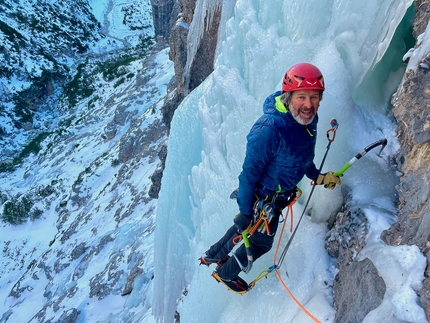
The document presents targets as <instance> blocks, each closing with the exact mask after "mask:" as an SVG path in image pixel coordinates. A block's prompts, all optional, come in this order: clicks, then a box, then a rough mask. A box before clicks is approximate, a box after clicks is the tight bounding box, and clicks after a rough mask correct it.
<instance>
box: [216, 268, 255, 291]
mask: <svg viewBox="0 0 430 323" xmlns="http://www.w3.org/2000/svg"><path fill="white" fill-rule="evenodd" d="M212 277H213V278H215V280H216V281H217V282H219V283H222V284H224V285H225V286H227V288H228V289H229V290H231V291H233V292H235V293H236V294H245V293H246V292H247V291H248V290H249V286H248V283H247V282H246V281H244V280H243V279H242V278H240V277H239V276H237V278H236V279H233V280H229V279H224V278H221V277H220V276H219V275H218V273H217V272H216V271H214V272H213V273H212Z"/></svg>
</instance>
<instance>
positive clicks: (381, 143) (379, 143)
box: [333, 139, 388, 177]
mask: <svg viewBox="0 0 430 323" xmlns="http://www.w3.org/2000/svg"><path fill="white" fill-rule="evenodd" d="M387 143H388V141H387V139H381V140H378V141H375V142H374V143H373V144H370V145H369V146H367V147H366V148H364V149H363V150H362V151H360V152H359V153H358V154H357V155H355V156H354V157H353V158H352V159H351V160H350V161H349V162H347V163H346V164H345V165H343V166H342V168H341V169H339V170H338V171H337V172H335V173H333V175H334V176H337V177H339V176H342V175H343V173H344V172H345V171H346V170H347V169H348V168H350V167H351V165H352V164H354V163H355V162H356V161H357V160H359V159H360V158H361V157H363V156H364V155H366V154H367V153H368V152H369V151H371V150H372V149H373V148H375V147H378V146H382V147H381V150H380V151H379V153H378V156H379V157H381V152H382V150H383V149H384V148H385V146H386V145H387Z"/></svg>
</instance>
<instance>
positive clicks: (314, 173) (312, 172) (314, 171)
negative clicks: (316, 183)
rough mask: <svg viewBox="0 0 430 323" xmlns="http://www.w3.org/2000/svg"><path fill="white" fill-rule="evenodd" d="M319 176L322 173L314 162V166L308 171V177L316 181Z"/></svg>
mask: <svg viewBox="0 0 430 323" xmlns="http://www.w3.org/2000/svg"><path fill="white" fill-rule="evenodd" d="M319 174H320V171H319V170H318V168H316V166H315V164H314V163H313V162H312V164H311V165H310V166H309V167H308V169H307V171H306V177H307V178H309V179H311V180H316V179H317V177H318V175H319Z"/></svg>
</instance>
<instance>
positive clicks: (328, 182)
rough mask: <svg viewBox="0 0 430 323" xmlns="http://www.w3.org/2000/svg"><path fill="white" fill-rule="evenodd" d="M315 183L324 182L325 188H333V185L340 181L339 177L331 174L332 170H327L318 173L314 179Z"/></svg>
mask: <svg viewBox="0 0 430 323" xmlns="http://www.w3.org/2000/svg"><path fill="white" fill-rule="evenodd" d="M315 184H316V185H322V184H324V187H325V188H328V189H330V190H332V189H334V187H335V186H336V184H337V185H340V184H342V182H341V181H340V178H339V177H337V176H334V175H333V172H328V173H325V174H319V175H318V177H317V179H316V180H315Z"/></svg>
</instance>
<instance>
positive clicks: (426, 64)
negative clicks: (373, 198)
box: [381, 0, 430, 320]
mask: <svg viewBox="0 0 430 323" xmlns="http://www.w3.org/2000/svg"><path fill="white" fill-rule="evenodd" d="M416 6H417V15H416V18H415V20H414V24H413V27H414V36H415V37H416V38H417V39H418V44H417V46H419V42H420V37H419V35H421V34H423V33H424V31H425V30H426V28H427V25H428V22H429V20H430V4H429V3H428V2H425V1H423V0H420V1H416ZM417 46H416V47H417ZM429 84H430V53H427V54H426V55H424V56H423V57H421V58H420V61H419V62H418V65H417V68H416V69H408V70H407V71H406V73H405V75H404V77H403V82H402V84H401V85H400V86H399V88H398V90H397V93H396V94H395V95H394V96H393V99H392V103H393V106H394V108H393V110H392V113H393V115H394V116H395V118H396V120H397V124H398V128H397V137H398V139H399V142H400V145H401V148H400V150H399V151H398V152H397V154H396V156H395V159H396V162H397V165H398V170H399V171H401V172H402V176H401V177H400V184H399V185H398V187H397V191H398V193H399V199H400V204H399V213H398V220H397V222H396V223H395V224H393V225H392V226H391V227H390V228H389V229H388V230H386V231H385V232H383V234H382V237H381V238H382V239H383V240H384V241H385V242H386V243H387V244H389V245H400V244H407V245H412V244H415V245H417V246H418V247H419V248H420V250H421V252H422V253H423V254H424V255H425V256H426V257H427V269H426V273H425V280H424V287H423V288H422V289H421V291H420V297H421V302H422V304H423V305H424V308H425V310H426V315H427V319H428V320H430V268H429V266H428V264H429V261H430V242H429V241H430V208H429V205H430V186H429V184H430V183H429V179H430V167H429V166H430V145H429V144H430V87H429Z"/></svg>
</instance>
